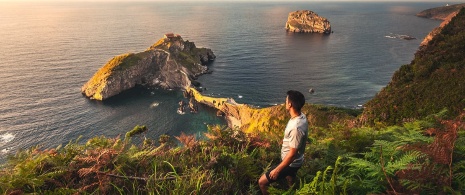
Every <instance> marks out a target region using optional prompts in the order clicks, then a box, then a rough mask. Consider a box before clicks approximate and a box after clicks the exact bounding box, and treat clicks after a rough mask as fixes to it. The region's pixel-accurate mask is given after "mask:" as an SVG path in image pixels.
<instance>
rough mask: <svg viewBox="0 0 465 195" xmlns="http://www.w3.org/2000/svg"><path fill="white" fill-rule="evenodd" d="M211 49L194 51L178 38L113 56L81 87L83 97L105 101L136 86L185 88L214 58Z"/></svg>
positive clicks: (206, 70) (196, 49)
mask: <svg viewBox="0 0 465 195" xmlns="http://www.w3.org/2000/svg"><path fill="white" fill-rule="evenodd" d="M215 57H216V56H215V55H214V54H213V52H212V51H211V50H210V49H206V48H196V46H195V44H194V43H193V42H189V41H184V40H183V39H182V38H181V37H180V36H179V35H177V36H175V37H170V38H167V37H165V38H163V39H160V40H159V41H158V42H157V43H155V44H154V45H152V46H151V47H150V48H149V49H148V50H146V51H144V52H140V53H136V54H134V53H129V54H123V55H119V56H116V57H114V58H113V59H111V60H110V61H109V62H108V63H107V64H105V65H104V66H103V67H102V68H100V69H99V70H98V71H97V72H96V73H95V74H94V76H93V77H92V78H91V79H90V80H89V81H88V82H87V83H86V84H84V86H82V88H81V92H82V94H83V95H85V96H87V97H89V98H91V99H96V100H105V99H107V98H110V97H112V96H114V95H117V94H119V93H121V92H123V91H125V90H128V89H131V88H133V87H135V86H136V85H141V86H146V87H161V88H164V89H172V88H185V87H188V86H190V85H191V84H192V82H195V81H194V80H195V79H196V78H197V77H198V76H199V75H202V74H205V73H208V72H209V70H208V68H207V66H206V63H208V62H209V61H212V60H214V59H215Z"/></svg>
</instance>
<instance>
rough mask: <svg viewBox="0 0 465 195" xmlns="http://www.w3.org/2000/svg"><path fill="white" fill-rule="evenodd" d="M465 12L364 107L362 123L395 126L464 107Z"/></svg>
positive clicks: (454, 112) (461, 12) (440, 31)
mask: <svg viewBox="0 0 465 195" xmlns="http://www.w3.org/2000/svg"><path fill="white" fill-rule="evenodd" d="M464 75H465V9H462V10H461V11H460V12H459V13H458V14H457V15H456V16H455V17H454V18H452V20H450V22H448V23H445V24H443V27H442V28H440V29H438V33H437V34H436V35H435V36H434V37H433V38H432V39H431V40H430V41H429V42H427V43H426V44H425V45H424V46H422V47H420V49H419V50H418V51H417V52H416V53H415V58H414V60H413V61H412V62H411V63H410V64H407V65H403V66H401V67H400V69H399V70H397V71H396V72H395V73H394V75H393V77H392V80H391V82H390V83H389V84H388V85H387V86H386V87H385V88H383V89H382V90H381V91H380V92H379V93H378V94H377V95H376V96H375V97H374V98H373V99H372V100H370V101H369V102H368V103H367V104H366V105H365V106H366V108H365V109H364V112H363V115H362V117H361V120H362V121H368V122H370V121H371V122H373V121H384V122H387V123H393V124H399V123H402V122H404V121H410V120H413V119H418V118H421V117H424V116H428V115H430V114H435V113H438V112H440V111H441V110H442V109H444V108H446V109H448V110H449V112H450V114H451V115H452V116H453V115H454V114H458V113H459V112H460V111H462V110H463V109H464V108H465V76H464Z"/></svg>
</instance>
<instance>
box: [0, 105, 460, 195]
mask: <svg viewBox="0 0 465 195" xmlns="http://www.w3.org/2000/svg"><path fill="white" fill-rule="evenodd" d="M441 114H443V113H441ZM441 118H442V116H439V115H438V116H431V117H428V118H426V119H424V120H421V121H419V120H418V121H415V122H410V123H406V124H404V125H403V126H389V127H371V128H366V127H365V128H353V127H348V126H345V125H342V124H331V125H329V127H328V128H311V129H310V136H309V140H308V142H309V143H308V145H307V149H306V155H305V157H306V162H305V164H304V166H303V167H302V168H301V169H300V170H299V172H298V179H299V182H297V183H296V184H295V185H294V186H293V187H291V188H289V186H287V185H286V184H284V183H276V184H273V185H272V187H271V188H270V191H271V192H272V193H274V194H400V193H408V194H413V193H418V194H441V193H448V194H454V193H455V194H458V193H465V186H464V184H465V174H464V173H465V147H464V146H465V131H464V124H463V122H464V115H461V116H460V117H458V118H456V119H454V120H444V119H441ZM135 129H136V128H135ZM135 136H136V137H130V136H127V137H126V138H124V139H121V138H119V137H117V138H105V137H95V138H92V139H90V140H88V141H87V142H86V143H85V144H80V142H79V140H76V141H72V142H70V143H69V144H67V145H66V146H64V147H58V148H56V149H46V150H40V149H39V148H38V147H34V148H31V149H29V150H26V151H20V152H18V153H16V154H15V155H14V156H11V157H10V158H9V161H8V163H6V164H5V165H3V167H2V170H1V172H0V194H11V193H39V194H74V193H78V194H87V193H95V194H258V185H257V180H258V178H259V177H260V175H261V174H262V173H263V171H264V169H266V168H268V167H269V166H270V165H271V164H274V163H278V162H279V158H280V157H279V155H280V154H279V151H280V139H281V138H280V136H276V137H270V136H269V135H266V136H265V135H261V134H245V133H243V132H241V131H238V130H233V129H229V128H224V127H219V126H213V127H210V128H209V130H208V133H206V137H208V139H205V140H198V139H196V138H195V137H194V136H192V135H185V134H181V135H180V136H178V137H175V138H176V139H177V140H178V143H179V146H178V144H176V142H175V140H174V139H173V138H170V137H169V136H166V135H164V136H161V137H160V139H159V140H158V144H154V141H153V140H148V139H144V140H143V142H141V144H137V145H135V144H133V143H132V141H131V139H142V138H141V137H137V135H135ZM270 162H272V163H270Z"/></svg>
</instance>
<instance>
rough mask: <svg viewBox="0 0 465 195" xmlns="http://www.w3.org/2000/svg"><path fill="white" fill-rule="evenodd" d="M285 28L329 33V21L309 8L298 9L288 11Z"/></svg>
mask: <svg viewBox="0 0 465 195" xmlns="http://www.w3.org/2000/svg"><path fill="white" fill-rule="evenodd" d="M285 28H286V30H287V31H290V32H300V33H326V34H329V33H331V24H330V23H329V21H328V20H327V19H326V18H324V17H321V16H318V14H316V13H315V12H312V11H309V10H299V11H295V12H291V13H289V16H288V17H287V22H286V27H285Z"/></svg>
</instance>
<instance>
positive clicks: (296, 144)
mask: <svg viewBox="0 0 465 195" xmlns="http://www.w3.org/2000/svg"><path fill="white" fill-rule="evenodd" d="M304 104H305V97H304V95H303V94H302V93H300V92H298V91H294V90H290V91H288V92H287V97H286V103H285V106H286V110H288V111H289V114H290V116H291V119H289V122H288V123H287V126H286V129H285V130H284V138H283V143H282V147H281V162H280V163H279V165H277V166H275V167H273V168H271V169H270V170H268V171H267V172H266V173H265V174H263V175H262V176H261V177H260V179H259V180H258V185H259V186H260V190H261V191H262V193H263V194H268V186H269V184H270V183H273V182H275V181H278V180H280V179H284V178H286V179H287V181H288V183H289V184H290V185H292V184H293V183H294V179H295V177H296V174H297V171H298V170H299V168H300V167H301V166H302V164H303V160H304V152H305V145H306V140H307V137H308V121H307V117H306V116H305V114H303V113H302V112H301V109H302V107H303V106H304Z"/></svg>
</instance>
